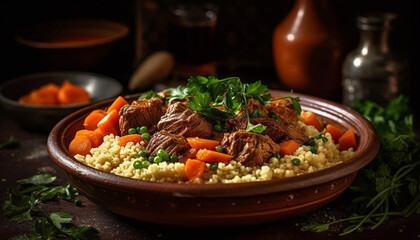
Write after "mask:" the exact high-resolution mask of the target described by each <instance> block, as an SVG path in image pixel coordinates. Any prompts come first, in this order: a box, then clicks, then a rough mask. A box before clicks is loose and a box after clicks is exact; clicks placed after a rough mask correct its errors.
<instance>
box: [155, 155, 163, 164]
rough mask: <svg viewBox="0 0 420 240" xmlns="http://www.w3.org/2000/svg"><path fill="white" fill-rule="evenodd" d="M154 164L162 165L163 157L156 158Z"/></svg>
mask: <svg viewBox="0 0 420 240" xmlns="http://www.w3.org/2000/svg"><path fill="white" fill-rule="evenodd" d="M154 162H155V163H161V162H163V158H162V157H159V156H156V157H155V161H154Z"/></svg>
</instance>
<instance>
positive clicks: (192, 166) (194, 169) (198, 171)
mask: <svg viewBox="0 0 420 240" xmlns="http://www.w3.org/2000/svg"><path fill="white" fill-rule="evenodd" d="M205 168H206V164H205V163H204V162H202V161H200V160H196V159H188V160H187V162H186V163H185V175H187V177H188V180H189V181H190V182H193V181H194V180H195V179H197V178H200V177H201V176H202V175H203V172H204V169H205Z"/></svg>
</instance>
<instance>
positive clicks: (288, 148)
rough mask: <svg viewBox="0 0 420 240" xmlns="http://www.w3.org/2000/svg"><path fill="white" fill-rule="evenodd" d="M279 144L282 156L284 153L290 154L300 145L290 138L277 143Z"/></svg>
mask: <svg viewBox="0 0 420 240" xmlns="http://www.w3.org/2000/svg"><path fill="white" fill-rule="evenodd" d="M279 146H280V156H281V157H284V156H286V155H292V154H293V153H294V152H295V151H296V150H297V149H298V148H299V147H300V145H299V143H297V142H295V141H294V140H292V139H291V140H286V141H284V142H281V143H279Z"/></svg>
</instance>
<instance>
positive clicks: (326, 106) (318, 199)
mask: <svg viewBox="0 0 420 240" xmlns="http://www.w3.org/2000/svg"><path fill="white" fill-rule="evenodd" d="M289 94H290V93H289V92H282V91H272V95H274V96H288V95H289ZM295 95H297V96H299V97H300V98H301V105H302V108H303V109H304V110H307V111H313V112H315V113H316V114H317V115H318V116H319V117H320V118H321V120H322V121H323V122H324V123H334V124H336V125H337V126H340V127H342V128H352V129H353V130H354V131H355V133H356V135H357V141H358V147H357V149H356V150H355V153H354V155H353V156H352V157H351V158H350V159H349V160H348V161H346V162H344V163H342V164H339V165H336V166H334V167H331V168H328V169H324V170H320V171H317V172H313V173H309V174H306V175H301V176H296V177H289V178H283V179H278V180H271V181H262V182H252V183H239V184H177V183H158V182H147V181H141V180H135V179H130V178H124V177H120V176H116V175H113V174H109V173H105V172H101V171H99V170H96V169H93V168H91V167H88V166H85V165H83V164H81V163H79V162H78V161H76V160H75V159H73V158H72V156H71V155H70V154H69V152H68V151H67V147H68V145H69V143H70V141H71V139H72V137H73V136H74V134H75V132H76V131H77V130H79V129H81V128H82V122H83V119H84V117H86V115H87V114H88V113H89V112H90V111H92V110H93V109H97V108H104V107H106V106H108V105H110V103H111V102H112V100H110V101H105V102H102V103H98V104H96V105H93V106H90V107H88V108H84V109H82V110H79V111H77V112H75V113H73V114H71V115H70V116H68V117H66V118H65V119H64V120H62V121H60V122H59V123H58V124H57V125H56V126H55V127H54V128H53V130H52V131H51V133H50V135H49V137H48V142H47V147H48V151H49V154H50V156H51V158H52V159H53V161H54V162H55V163H56V164H57V165H58V166H59V167H60V168H62V169H63V170H64V171H65V172H66V174H67V176H68V179H69V181H70V182H71V183H72V184H73V185H74V186H75V187H76V188H77V189H79V191H80V192H81V193H82V194H83V195H85V196H86V197H87V198H89V199H90V200H92V201H93V202H95V203H98V204H100V205H102V206H103V207H105V208H106V209H108V210H110V211H112V212H114V213H117V214H120V215H124V216H127V217H130V218H134V219H138V220H141V221H146V222H151V223H158V224H163V225H172V226H189V227H219V226H244V225H253V224H260V223H266V222H272V221H277V220H281V219H285V218H291V217H294V216H297V215H301V214H304V213H308V212H310V211H313V210H315V209H317V208H320V207H322V206H324V205H326V204H327V203H329V202H331V201H332V200H333V199H335V198H336V197H338V196H339V195H340V194H341V193H343V191H344V190H346V189H347V188H348V187H349V185H350V184H351V183H352V181H353V179H354V178H355V177H356V174H357V172H358V170H360V169H361V168H362V167H364V166H365V165H366V164H368V163H369V162H370V161H371V160H372V159H373V158H374V157H375V156H376V154H377V152H378V149H379V140H378V137H377V135H376V132H375V129H374V127H373V126H372V125H371V123H370V122H369V121H367V120H366V119H365V118H364V117H363V116H362V115H360V114H358V113H357V112H355V111H354V110H352V109H350V108H348V107H345V106H342V105H339V104H337V103H334V102H331V101H327V100H323V99H320V98H316V97H311V96H307V95H301V94H295ZM127 97H129V99H136V98H137V97H138V95H136V96H127Z"/></svg>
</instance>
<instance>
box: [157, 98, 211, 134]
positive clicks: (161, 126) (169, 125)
mask: <svg viewBox="0 0 420 240" xmlns="http://www.w3.org/2000/svg"><path fill="white" fill-rule="evenodd" d="M157 128H158V130H165V131H167V132H170V133H172V134H176V135H179V136H182V137H201V138H210V137H211V135H212V124H211V123H210V122H208V121H207V120H206V119H205V118H204V117H203V116H201V115H200V114H199V113H197V112H196V111H193V110H191V109H189V108H188V107H186V106H185V105H184V104H182V103H181V102H176V103H173V104H171V105H170V106H169V107H168V109H167V110H166V113H165V115H163V116H162V118H161V119H160V121H159V123H158V125H157Z"/></svg>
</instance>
